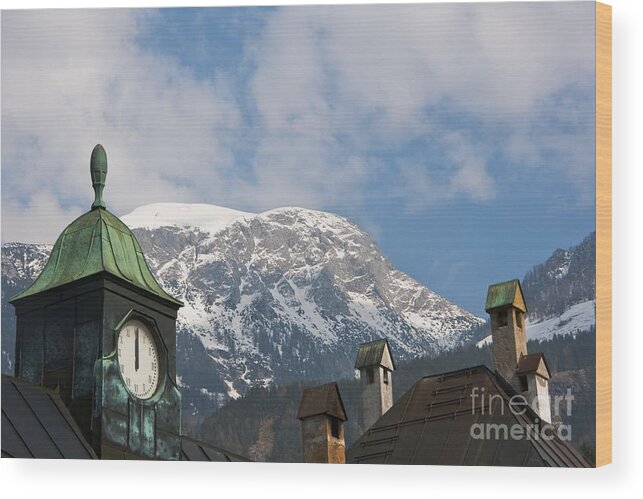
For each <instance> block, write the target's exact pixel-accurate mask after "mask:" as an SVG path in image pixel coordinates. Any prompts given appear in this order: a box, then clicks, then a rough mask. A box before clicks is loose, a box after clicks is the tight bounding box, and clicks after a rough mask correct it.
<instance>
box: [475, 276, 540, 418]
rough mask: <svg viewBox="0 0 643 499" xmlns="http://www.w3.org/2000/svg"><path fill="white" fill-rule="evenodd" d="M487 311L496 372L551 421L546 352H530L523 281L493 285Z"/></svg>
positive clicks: (537, 412)
mask: <svg viewBox="0 0 643 499" xmlns="http://www.w3.org/2000/svg"><path fill="white" fill-rule="evenodd" d="M485 310H486V311H487V312H488V313H489V315H490V317H491V338H492V346H493V364H494V367H495V369H496V371H497V372H498V373H499V374H500V375H501V376H502V377H503V378H504V379H505V380H506V381H507V382H508V383H509V384H511V386H513V388H514V389H515V390H516V391H517V392H518V393H519V394H521V395H523V396H524V397H525V399H526V400H527V402H528V403H529V404H530V405H531V407H532V409H533V410H534V412H535V413H536V414H537V415H538V417H539V418H540V420H542V421H545V422H547V423H549V422H551V408H550V403H549V378H550V377H551V374H550V371H549V368H548V367H547V362H546V360H545V355H544V354H543V353H534V354H531V355H528V354H527V337H526V334H525V317H524V316H525V314H526V313H527V305H526V304H525V298H524V296H523V294H522V288H521V287H520V281H519V280H518V279H513V280H511V281H506V282H500V283H498V284H492V285H491V286H489V291H488V292H487V301H486V304H485Z"/></svg>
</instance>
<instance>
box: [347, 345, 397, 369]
mask: <svg viewBox="0 0 643 499" xmlns="http://www.w3.org/2000/svg"><path fill="white" fill-rule="evenodd" d="M385 348H388V351H389V353H391V347H390V346H389V344H388V341H387V340H386V339H379V340H374V341H369V342H368V343H362V344H361V345H360V346H359V347H358V349H357V358H356V359H355V369H362V368H364V367H369V366H379V365H380V364H381V363H382V357H383V356H384V349H385ZM390 357H391V362H392V363H393V369H395V361H394V360H393V355H392V354H391V356H390Z"/></svg>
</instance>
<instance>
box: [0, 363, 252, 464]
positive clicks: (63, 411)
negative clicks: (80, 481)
mask: <svg viewBox="0 0 643 499" xmlns="http://www.w3.org/2000/svg"><path fill="white" fill-rule="evenodd" d="M2 457H17V458H41V459H60V458H65V459H97V456H96V454H95V453H94V450H93V449H92V448H91V446H90V445H89V443H88V442H87V440H86V439H85V437H84V436H83V434H82V433H81V431H80V429H79V428H78V426H77V425H76V422H75V421H74V418H73V417H72V415H71V414H70V413H69V411H68V410H67V407H66V406H65V404H64V403H63V402H62V400H61V399H60V397H59V396H58V395H57V394H56V393H55V392H53V391H51V390H48V389H46V388H43V387H40V386H37V385H33V384H31V383H26V382H23V381H20V380H18V379H17V378H13V377H10V376H4V375H3V376H2ZM126 458H127V459H132V458H134V459H138V458H137V457H136V456H134V455H132V454H129V455H126V453H123V459H126ZM141 459H143V458H141ZM181 459H182V460H184V461H217V462H219V461H220V462H235V461H250V459H247V458H245V457H243V456H240V455H238V454H235V453H233V452H228V451H226V450H223V449H221V448H219V447H215V446H213V445H209V444H206V443H204V442H200V441H198V440H195V439H193V438H190V437H187V436H185V435H183V436H181Z"/></svg>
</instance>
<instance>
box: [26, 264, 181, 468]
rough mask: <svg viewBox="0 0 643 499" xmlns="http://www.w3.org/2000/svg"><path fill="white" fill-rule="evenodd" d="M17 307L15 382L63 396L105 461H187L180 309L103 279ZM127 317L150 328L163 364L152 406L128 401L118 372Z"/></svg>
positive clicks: (32, 298) (34, 298) (95, 278)
mask: <svg viewBox="0 0 643 499" xmlns="http://www.w3.org/2000/svg"><path fill="white" fill-rule="evenodd" d="M14 306H15V310H16V322H17V324H16V326H17V327H16V376H17V377H19V378H21V379H23V380H25V381H28V382H30V383H34V384H37V385H42V386H46V387H49V388H52V389H55V390H58V391H59V393H60V396H61V399H62V400H63V402H64V403H65V404H66V405H67V407H68V408H69V410H70V412H71V414H72V415H73V417H74V419H75V420H76V422H77V423H78V425H79V427H80V429H81V431H82V432H83V434H84V435H85V437H86V438H87V440H88V441H89V442H91V443H92V446H93V447H94V450H95V451H96V453H97V455H98V456H99V457H119V454H120V457H123V455H124V454H128V453H133V454H140V455H142V456H145V457H151V458H158V459H179V458H180V430H181V397H180V392H179V390H178V388H177V386H176V315H177V309H178V306H177V305H175V304H171V303H168V302H166V301H164V300H161V299H157V298H152V297H151V295H149V294H147V293H142V292H141V291H140V290H138V289H137V288H135V287H134V286H131V285H129V284H128V283H125V282H122V281H121V280H119V279H116V278H113V277H111V276H109V275H108V274H104V275H98V276H92V277H91V278H86V279H82V280H80V281H75V282H73V283H70V284H67V285H63V286H59V287H57V288H54V289H52V290H49V291H46V292H43V293H39V294H37V295H33V296H29V297H25V298H24V299H22V300H18V301H16V302H14ZM128 314H130V315H131V314H134V316H132V318H134V317H135V318H138V319H142V320H145V321H146V322H147V323H148V324H149V325H150V327H151V329H152V331H153V332H154V334H155V335H156V336H157V338H156V339H157V342H158V343H159V352H160V355H161V356H162V357H163V361H162V365H163V372H162V380H161V382H160V384H159V388H158V391H157V393H156V395H155V396H154V397H152V398H151V399H149V400H145V401H142V400H138V399H136V398H135V397H133V396H131V395H130V394H129V392H128V391H127V389H126V388H125V387H124V386H123V383H122V381H121V379H120V375H119V373H118V364H117V359H116V355H115V354H116V339H117V333H118V331H117V326H119V325H120V324H121V323H122V322H123V320H124V319H125V318H126V317H127V316H128ZM103 454H107V455H106V456H103Z"/></svg>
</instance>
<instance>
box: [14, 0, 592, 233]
mask: <svg viewBox="0 0 643 499" xmlns="http://www.w3.org/2000/svg"><path fill="white" fill-rule="evenodd" d="M591 5H592V4H591V3H577V2H573V3H539V4H529V3H527V4H525V3H514V4H504V3H499V4H480V5H474V4H459V5H457V4H433V5H427V6H423V5H373V6H367V5H362V6H343V7H324V6H321V7H289V8H283V9H277V10H275V11H274V12H272V13H270V14H269V15H268V17H267V19H266V23H265V27H264V30H263V32H262V33H261V34H260V36H259V37H258V38H256V39H252V40H246V50H245V55H244V62H245V63H247V64H249V65H252V66H254V67H255V71H254V73H252V75H251V81H250V82H249V85H248V88H249V92H248V94H247V95H245V98H246V99H247V104H248V107H249V108H252V109H256V110H257V117H256V118H257V119H256V122H257V124H256V125H255V124H252V125H250V124H249V123H248V122H245V121H244V119H243V118H242V116H241V113H240V112H239V110H238V108H237V105H236V102H235V97H233V86H234V85H235V84H237V83H238V81H236V80H235V79H234V78H232V77H230V75H219V76H217V77H216V79H215V80H205V79H197V78H195V77H194V76H193V74H192V73H191V72H190V71H189V69H187V68H186V67H185V66H182V65H180V64H179V62H178V61H176V60H174V59H171V58H169V57H164V56H162V55H159V54H157V53H155V54H151V53H149V52H144V51H143V50H142V49H141V48H140V47H139V46H137V43H136V40H137V35H138V34H139V33H140V30H141V26H145V25H146V23H147V21H148V20H149V19H148V17H147V16H150V15H153V14H150V13H149V11H137V10H118V9H111V10H58V11H56V10H43V11H22V12H4V13H3V16H2V143H3V150H2V161H3V174H2V184H3V185H2V193H3V204H2V208H3V213H2V221H3V235H2V236H3V240H5V241H7V240H11V239H16V238H23V239H27V240H42V237H41V235H40V233H35V232H34V233H33V234H32V236H30V237H28V234H29V230H28V229H24V230H23V229H22V227H23V226H24V227H28V225H29V223H30V221H31V220H32V216H33V214H34V213H35V211H34V210H38V209H39V210H41V211H42V210H44V208H38V207H43V206H45V204H43V202H42V201H41V200H42V198H41V193H43V192H47V193H50V194H51V198H49V199H48V201H47V202H48V203H49V204H48V205H46V206H48V208H47V210H49V212H50V216H51V217H60V220H61V221H62V220H63V219H64V220H66V221H69V218H66V217H67V216H68V215H69V214H71V213H72V212H74V213H75V212H76V211H82V210H84V209H86V207H88V206H89V205H90V203H91V200H92V191H91V189H90V188H89V176H88V175H87V174H86V173H87V172H86V168H87V166H88V162H89V153H90V151H91V149H92V147H93V146H94V144H95V143H96V142H101V143H103V145H104V146H105V147H106V150H107V154H108V159H109V168H110V173H109V174H108V184H107V189H106V193H105V195H106V200H107V202H108V206H109V207H110V208H111V209H113V210H114V211H116V212H117V213H124V212H127V211H130V210H131V209H132V208H134V207H136V206H139V205H142V204H146V203H151V202H159V201H175V202H182V201H193V202H213V203H217V204H222V205H227V206H231V207H235V208H242V209H249V210H261V209H267V208H272V207H275V206H281V205H303V206H308V207H312V208H315V207H316V208H324V207H326V206H328V205H335V206H337V205H339V204H341V203H343V202H345V203H353V204H355V203H360V202H362V201H363V200H364V198H365V197H367V196H368V194H369V192H368V191H369V189H370V187H369V186H371V185H373V184H377V183H378V180H379V183H380V184H381V183H382V181H381V179H382V178H385V174H386V173H390V170H391V169H397V171H396V173H397V178H396V183H395V185H392V186H391V189H390V195H391V196H397V197H399V196H400V194H401V193H407V197H408V201H407V204H408V207H409V208H410V209H413V208H414V207H424V206H426V204H427V201H426V200H427V199H430V200H432V202H436V201H439V200H442V199H448V198H453V197H455V196H462V197H466V198H470V199H473V200H474V201H477V202H485V201H487V200H489V199H491V198H493V196H494V194H495V193H496V192H497V186H496V179H495V177H494V174H495V173H496V172H495V171H494V170H493V169H492V168H491V167H490V165H489V158H490V157H491V151H492V149H493V148H494V147H500V148H501V149H502V150H501V151H500V152H501V153H502V154H504V155H506V157H507V158H509V159H510V160H511V161H514V162H515V163H516V167H517V168H523V167H528V166H530V165H535V164H540V163H541V162H542V157H543V154H544V153H547V154H552V153H554V154H557V155H560V156H561V158H563V161H562V162H561V164H560V166H559V169H560V172H561V173H562V175H564V176H565V175H567V176H568V177H570V178H573V179H574V182H576V183H577V187H578V189H579V190H581V191H582V190H583V189H586V187H587V186H588V185H589V186H591V185H592V182H591V180H592V179H591V174H592V171H593V170H592V168H591V164H590V163H592V161H591V160H592V158H591V154H592V151H588V150H585V149H583V148H582V147H580V146H578V144H586V143H587V140H585V139H586V137H587V132H586V131H585V132H574V131H572V132H569V133H568V134H566V135H561V134H560V133H558V132H548V131H547V129H546V127H538V126H537V125H536V126H535V125H534V117H536V116H539V114H538V113H539V112H541V110H542V109H541V108H542V105H543V102H549V101H550V99H551V96H552V95H554V94H556V93H558V92H561V91H563V90H565V89H567V88H568V87H570V86H576V87H578V86H581V87H582V86H583V85H584V86H585V87H586V86H587V85H588V84H591V82H592V77H593V70H594V66H593V65H594V58H593V54H594V51H593V38H592V36H591V33H592V32H593V28H594V19H593V9H592V8H591ZM215 62H216V61H212V64H215ZM588 82H589V83H588ZM447 108H448V109H449V110H450V112H452V113H457V115H459V116H463V117H465V118H464V119H469V120H471V121H472V122H475V123H477V125H476V126H478V127H479V128H480V129H481V130H483V129H489V130H495V131H496V133H495V135H494V138H493V140H494V141H495V142H494V143H487V141H488V140H489V138H488V136H487V138H485V137H483V136H479V137H476V136H474V135H472V134H471V133H467V132H466V131H465V130H458V129H457V128H458V126H457V125H458V124H457V123H451V124H450V126H451V128H455V130H453V129H451V130H446V131H445V130H444V129H443V123H441V122H440V119H439V118H440V116H439V113H440V112H441V111H442V110H443V109H447ZM557 111H558V112H559V113H561V116H560V117H559V118H560V119H562V120H568V121H570V122H571V123H572V124H574V123H576V122H577V121H581V122H582V121H583V120H585V121H587V116H584V115H583V114H582V112H581V110H579V109H578V108H576V107H575V106H574V103H573V102H572V103H571V104H569V103H568V104H565V103H563V105H561V106H560V108H558V109H557ZM454 115H455V114H454ZM253 121H254V120H253ZM497 130H507V131H506V132H497ZM249 133H251V134H252V140H249V137H248V134H249ZM499 133H504V134H505V135H504V136H500V135H499ZM410 140H418V141H425V142H427V143H432V144H434V145H435V146H436V147H438V148H442V149H443V150H444V151H445V154H446V157H447V158H448V160H449V161H448V164H437V163H436V161H435V160H434V158H422V159H420V160H418V161H415V162H413V160H408V159H405V160H400V159H392V160H391V161H390V162H389V163H387V162H386V160H385V159H377V160H374V159H373V158H374V157H375V158H377V157H378V155H379V153H380V152H382V151H385V152H391V151H396V150H398V149H399V148H402V147H404V145H405V144H407V143H408V142H409V141H410ZM233 146H234V147H235V148H241V149H244V150H245V152H247V151H248V150H251V152H252V155H251V156H252V157H253V161H252V166H253V171H252V172H251V175H244V176H241V175H238V176H237V175H235V164H234V159H233V156H232V151H233ZM249 178H250V180H248V179H249ZM386 187H387V186H386V185H384V190H385V189H386ZM56 202H57V205H56ZM61 207H65V208H64V209H63V208H61ZM45 211H46V210H45ZM53 219H54V218H51V220H53ZM9 221H10V222H9ZM45 225H47V224H45ZM50 225H51V226H55V225H60V223H58V224H56V223H52V224H50ZM47 226H49V225H47ZM38 230H41V228H39V229H38ZM42 230H45V228H42Z"/></svg>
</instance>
